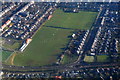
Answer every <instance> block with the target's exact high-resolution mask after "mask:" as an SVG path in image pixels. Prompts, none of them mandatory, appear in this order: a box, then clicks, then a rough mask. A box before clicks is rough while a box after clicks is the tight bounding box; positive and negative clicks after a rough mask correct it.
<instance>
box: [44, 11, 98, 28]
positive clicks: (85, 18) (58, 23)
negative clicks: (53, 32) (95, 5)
mask: <svg viewBox="0 0 120 80" xmlns="http://www.w3.org/2000/svg"><path fill="white" fill-rule="evenodd" d="M97 14H98V13H97V12H86V11H81V12H80V13H64V12H63V11H62V10H60V9H57V10H56V11H55V13H54V14H53V17H52V18H51V20H50V21H47V23H46V24H45V25H46V26H55V27H64V28H73V29H90V27H91V24H92V23H93V22H94V21H95V18H96V16H97Z"/></svg>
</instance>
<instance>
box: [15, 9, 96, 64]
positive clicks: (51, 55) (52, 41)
mask: <svg viewBox="0 0 120 80" xmlns="http://www.w3.org/2000/svg"><path fill="white" fill-rule="evenodd" d="M96 16H97V13H96V12H84V11H81V12H80V13H64V12H63V11H62V10H60V9H57V10H56V11H55V12H54V14H53V17H52V18H51V19H50V20H48V21H46V22H45V24H44V25H42V26H41V27H42V28H40V29H39V30H38V32H37V33H36V34H35V36H34V37H33V40H32V42H31V43H30V44H29V45H28V47H27V48H26V49H25V51H24V52H22V53H18V54H17V55H16V56H15V58H14V62H13V63H14V65H17V66H42V65H48V64H51V63H55V62H56V61H57V57H58V55H59V54H61V52H63V51H64V50H63V48H64V47H66V45H67V44H68V41H69V38H68V36H70V35H72V32H73V31H74V29H89V28H90V27H91V25H92V23H93V22H94V20H95V18H96ZM51 26H53V27H51ZM69 28H70V29H69ZM72 29H73V30H72ZM65 61H68V60H66V59H65Z"/></svg>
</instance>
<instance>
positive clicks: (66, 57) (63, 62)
mask: <svg viewBox="0 0 120 80" xmlns="http://www.w3.org/2000/svg"><path fill="white" fill-rule="evenodd" d="M77 58H78V56H76V55H73V56H71V57H70V56H68V55H64V58H63V60H62V62H61V63H62V64H68V63H71V62H74V61H76V60H77Z"/></svg>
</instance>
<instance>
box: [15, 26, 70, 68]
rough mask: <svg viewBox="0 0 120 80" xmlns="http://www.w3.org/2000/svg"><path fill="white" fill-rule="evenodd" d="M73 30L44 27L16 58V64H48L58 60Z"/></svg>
mask: <svg viewBox="0 0 120 80" xmlns="http://www.w3.org/2000/svg"><path fill="white" fill-rule="evenodd" d="M68 35H71V30H64V29H55V28H47V27H43V28H42V29H41V30H40V31H38V32H37V34H36V35H35V36H34V38H33V40H32V42H31V43H30V44H29V46H28V47H27V48H26V49H25V51H24V52H23V53H21V54H18V55H17V56H16V57H15V59H14V64H15V65H18V66H21V65H31V66H32V65H33V64H34V66H35V65H36V66H38V65H46V64H50V63H53V62H55V61H57V56H58V54H60V53H61V52H62V49H61V48H64V47H65V46H66V44H67V43H68V40H69V38H67V37H68Z"/></svg>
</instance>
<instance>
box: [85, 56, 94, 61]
mask: <svg viewBox="0 0 120 80" xmlns="http://www.w3.org/2000/svg"><path fill="white" fill-rule="evenodd" d="M84 61H85V62H94V57H93V56H85V58H84Z"/></svg>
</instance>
